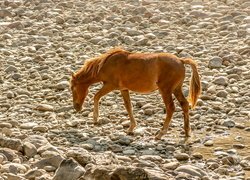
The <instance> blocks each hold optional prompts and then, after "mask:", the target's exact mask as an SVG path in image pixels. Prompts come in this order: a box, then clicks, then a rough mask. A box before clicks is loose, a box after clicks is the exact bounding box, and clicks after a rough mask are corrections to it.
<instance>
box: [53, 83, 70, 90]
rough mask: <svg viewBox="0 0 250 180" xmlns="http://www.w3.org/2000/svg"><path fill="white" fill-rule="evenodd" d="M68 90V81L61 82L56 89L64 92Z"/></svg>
mask: <svg viewBox="0 0 250 180" xmlns="http://www.w3.org/2000/svg"><path fill="white" fill-rule="evenodd" d="M66 88H69V82H68V81H61V82H59V83H57V85H56V89H57V90H64V89H66Z"/></svg>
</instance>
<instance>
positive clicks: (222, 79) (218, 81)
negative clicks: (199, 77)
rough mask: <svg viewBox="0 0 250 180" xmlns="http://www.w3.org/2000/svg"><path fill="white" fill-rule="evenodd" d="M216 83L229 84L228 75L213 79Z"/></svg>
mask: <svg viewBox="0 0 250 180" xmlns="http://www.w3.org/2000/svg"><path fill="white" fill-rule="evenodd" d="M213 83H214V84H217V85H222V86H226V85H227V84H228V79H227V78H226V77H217V78H215V79H214V81H213Z"/></svg>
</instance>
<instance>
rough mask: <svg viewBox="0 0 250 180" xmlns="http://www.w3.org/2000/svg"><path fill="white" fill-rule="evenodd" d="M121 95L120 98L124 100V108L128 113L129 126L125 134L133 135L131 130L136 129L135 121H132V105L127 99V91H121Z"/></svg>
mask: <svg viewBox="0 0 250 180" xmlns="http://www.w3.org/2000/svg"><path fill="white" fill-rule="evenodd" d="M121 94H122V97H123V100H124V105H125V108H126V110H127V112H128V115H129V119H130V126H129V128H128V131H127V133H128V134H133V130H134V128H135V127H136V121H135V119H134V116H133V112H132V105H131V101H130V97H129V91H128V90H121Z"/></svg>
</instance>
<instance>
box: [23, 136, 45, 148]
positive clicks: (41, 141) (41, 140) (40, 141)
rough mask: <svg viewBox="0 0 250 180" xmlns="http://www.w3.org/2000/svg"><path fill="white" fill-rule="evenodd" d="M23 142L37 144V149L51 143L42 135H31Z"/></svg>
mask: <svg viewBox="0 0 250 180" xmlns="http://www.w3.org/2000/svg"><path fill="white" fill-rule="evenodd" d="M23 142H30V143H31V144H33V145H35V146H36V148H37V149H38V148H40V147H42V146H45V145H47V144H49V142H48V140H47V139H46V138H45V137H43V136H40V135H30V136H28V137H27V138H25V139H24V140H23Z"/></svg>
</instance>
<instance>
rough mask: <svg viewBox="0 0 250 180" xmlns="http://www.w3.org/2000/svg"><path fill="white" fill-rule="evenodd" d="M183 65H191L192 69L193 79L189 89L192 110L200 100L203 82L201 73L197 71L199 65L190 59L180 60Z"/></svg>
mask: <svg viewBox="0 0 250 180" xmlns="http://www.w3.org/2000/svg"><path fill="white" fill-rule="evenodd" d="M180 60H181V61H182V63H183V64H189V65H190V66H191V68H192V71H193V73H192V77H191V80H190V87H189V95H188V101H189V102H190V103H191V108H192V109H194V108H195V106H196V103H197V100H198V97H199V95H200V94H201V82H200V77H199V73H198V70H197V64H196V62H195V61H194V60H192V59H190V58H184V59H180Z"/></svg>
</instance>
